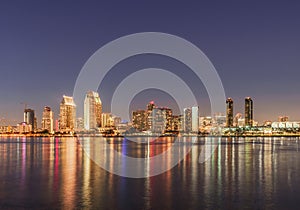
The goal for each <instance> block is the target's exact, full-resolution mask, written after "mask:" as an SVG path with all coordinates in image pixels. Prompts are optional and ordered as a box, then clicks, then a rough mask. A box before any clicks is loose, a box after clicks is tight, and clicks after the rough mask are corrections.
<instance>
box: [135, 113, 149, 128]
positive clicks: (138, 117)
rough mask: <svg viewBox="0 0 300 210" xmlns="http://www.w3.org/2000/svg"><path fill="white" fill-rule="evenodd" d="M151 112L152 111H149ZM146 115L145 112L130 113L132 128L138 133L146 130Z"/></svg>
mask: <svg viewBox="0 0 300 210" xmlns="http://www.w3.org/2000/svg"><path fill="white" fill-rule="evenodd" d="M151 112H152V111H151ZM147 118H148V113H147V111H145V110H136V111H133V112H132V126H133V127H134V128H135V129H137V130H138V131H146V130H147V129H148V119H147Z"/></svg>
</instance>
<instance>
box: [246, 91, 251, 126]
mask: <svg viewBox="0 0 300 210" xmlns="http://www.w3.org/2000/svg"><path fill="white" fill-rule="evenodd" d="M245 126H250V127H251V126H253V101H252V99H251V98H250V97H247V98H245Z"/></svg>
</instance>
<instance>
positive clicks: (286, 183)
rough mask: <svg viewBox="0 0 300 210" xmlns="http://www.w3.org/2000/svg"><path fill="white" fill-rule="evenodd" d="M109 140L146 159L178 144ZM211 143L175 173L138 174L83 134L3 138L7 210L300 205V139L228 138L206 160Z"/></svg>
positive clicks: (2, 187)
mask: <svg viewBox="0 0 300 210" xmlns="http://www.w3.org/2000/svg"><path fill="white" fill-rule="evenodd" d="M80 141H82V143H83V144H84V147H85V149H90V153H91V155H101V157H103V158H104V159H105V160H106V161H107V166H108V167H109V168H111V169H112V168H113V166H114V164H115V162H114V161H115V158H114V157H113V154H110V153H108V151H109V150H108V149H107V150H103V148H102V149H100V148H99V141H100V140H99V139H98V138H97V137H94V138H84V139H80ZM107 141H109V144H108V147H110V148H113V149H114V150H117V151H118V152H122V153H123V154H126V155H129V156H131V157H146V158H147V157H151V156H154V155H157V154H160V153H161V152H163V151H166V150H167V149H168V148H169V147H170V146H171V145H172V139H170V138H165V139H160V141H158V142H156V143H151V144H136V143H132V142H130V141H128V140H124V139H122V138H110V139H109V138H108V139H107ZM214 141H219V140H218V139H217V138H216V139H215V140H214ZM204 143H205V138H199V139H198V140H197V141H196V142H195V144H194V146H193V147H192V149H191V152H190V153H189V154H188V155H187V156H186V157H185V159H184V160H183V161H181V162H180V163H179V164H178V165H177V166H175V167H174V168H173V169H172V170H169V171H167V172H165V173H163V174H161V175H158V176H155V177H150V178H146V179H131V178H122V177H119V176H117V175H113V174H110V173H109V172H107V171H105V170H103V169H101V168H100V167H99V166H98V165H97V164H95V163H94V162H93V161H92V160H90V159H89V158H88V156H87V155H86V153H85V152H84V151H83V150H82V146H81V145H80V144H79V140H78V139H76V138H1V139H0V166H1V168H0V169H1V170H0V182H1V184H0V209H12V208H27V209H45V208H47V209H49V208H65V209H74V208H93V209H204V208H210V209H216V208H226V209H258V208H259V209H261V208H265V209H274V208H275V209H276V208H278V209H279V208H280V209H291V208H294V209H298V206H299V205H300V200H299V193H300V164H299V163H300V153H299V139H298V138H222V139H221V140H220V142H218V143H219V146H218V147H217V149H216V150H215V152H214V154H213V156H212V157H211V158H210V159H208V161H206V162H205V163H203V164H200V163H199V161H198V158H199V154H200V152H201V150H202V149H203V148H204ZM183 149H185V148H184V147H183ZM182 152H184V151H182ZM171 158H172V156H171V155H169V156H167V157H166V158H165V159H164V160H161V161H165V162H166V163H169V162H171ZM122 164H123V163H122ZM122 166H123V167H126V165H125V164H124V165H122ZM151 167H153V166H151V165H147V167H146V169H145V170H150V169H151Z"/></svg>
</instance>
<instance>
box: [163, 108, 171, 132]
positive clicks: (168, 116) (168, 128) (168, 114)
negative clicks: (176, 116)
mask: <svg viewBox="0 0 300 210" xmlns="http://www.w3.org/2000/svg"><path fill="white" fill-rule="evenodd" d="M160 109H162V110H164V111H165V115H166V116H165V118H166V127H165V130H166V131H171V130H172V120H173V111H172V109H170V108H168V107H163V108H160Z"/></svg>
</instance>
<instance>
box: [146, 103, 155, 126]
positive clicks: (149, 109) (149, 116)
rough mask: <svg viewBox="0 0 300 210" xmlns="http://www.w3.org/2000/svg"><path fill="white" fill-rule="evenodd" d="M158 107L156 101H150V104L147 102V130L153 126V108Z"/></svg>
mask: <svg viewBox="0 0 300 210" xmlns="http://www.w3.org/2000/svg"><path fill="white" fill-rule="evenodd" d="M154 108H156V106H155V104H154V101H150V102H149V103H148V104H147V130H150V129H151V127H152V121H153V119H152V117H153V115H152V110H153V109H154Z"/></svg>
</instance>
